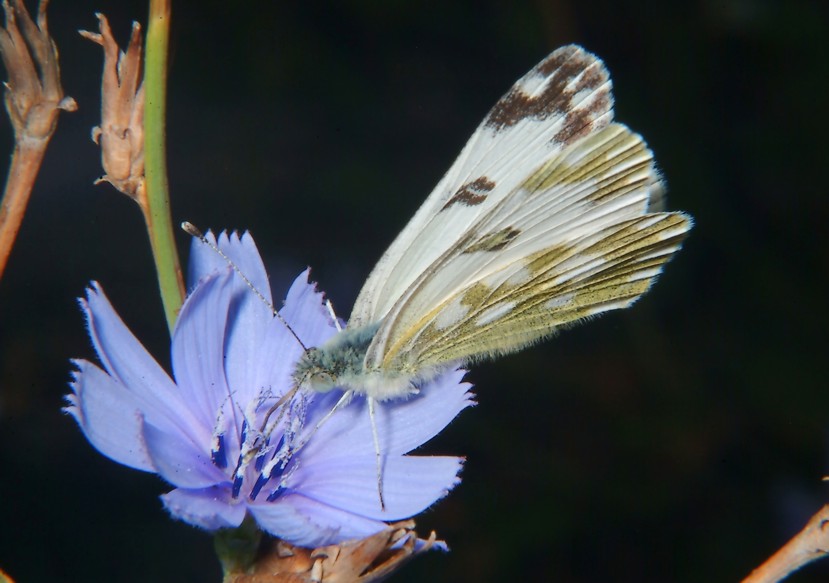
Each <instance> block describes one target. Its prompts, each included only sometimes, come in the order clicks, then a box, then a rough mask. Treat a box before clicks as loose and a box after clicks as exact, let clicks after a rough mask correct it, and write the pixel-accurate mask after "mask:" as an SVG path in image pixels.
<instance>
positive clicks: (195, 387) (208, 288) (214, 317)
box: [172, 272, 247, 444]
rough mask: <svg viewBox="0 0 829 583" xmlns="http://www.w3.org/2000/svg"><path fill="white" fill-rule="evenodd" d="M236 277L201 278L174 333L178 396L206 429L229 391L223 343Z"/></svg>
mask: <svg viewBox="0 0 829 583" xmlns="http://www.w3.org/2000/svg"><path fill="white" fill-rule="evenodd" d="M235 277H236V275H235V274H234V273H228V272H223V273H221V274H213V275H211V276H209V277H206V278H204V279H202V280H201V282H200V284H199V286H198V287H196V289H195V290H193V292H192V293H191V294H190V296H188V298H187V300H186V301H185V302H184V305H183V306H182V308H181V312H180V313H179V318H178V322H177V324H176V328H175V331H174V332H173V341H172V363H173V374H174V375H175V378H176V382H177V383H178V388H179V390H180V391H181V398H182V400H183V401H184V402H185V403H187V407H188V409H189V410H190V411H191V414H192V415H193V416H194V417H195V419H197V423H198V425H199V426H200V427H202V428H206V429H207V430H208V432H212V429H213V427H214V426H215V424H216V418H217V414H218V411H219V408H220V406H221V405H222V403H224V402H225V401H226V400H227V399H228V397H229V396H230V394H231V391H230V388H229V387H228V385H227V379H226V376H225V345H224V342H225V333H226V329H225V328H226V325H227V317H228V311H229V309H230V307H229V306H230V301H231V297H232V293H233V291H234V289H235V285H234V284H233V279H234V278H235ZM246 396H247V395H244V394H243V395H237V396H236V399H237V400H239V401H243V400H245V397H246ZM207 439H208V440H209V439H210V433H208V435H207ZM204 443H205V444H208V443H209V441H205V442H204Z"/></svg>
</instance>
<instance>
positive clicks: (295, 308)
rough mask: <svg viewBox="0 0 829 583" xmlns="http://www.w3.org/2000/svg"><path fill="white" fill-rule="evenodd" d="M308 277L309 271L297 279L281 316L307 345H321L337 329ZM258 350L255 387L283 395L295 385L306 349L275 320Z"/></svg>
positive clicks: (272, 320) (282, 324)
mask: <svg viewBox="0 0 829 583" xmlns="http://www.w3.org/2000/svg"><path fill="white" fill-rule="evenodd" d="M307 274H308V270H306V271H305V272H303V273H302V274H301V275H300V276H299V277H297V278H296V280H294V283H293V285H292V286H291V289H290V291H289V292H288V298H287V299H286V300H285V306H284V307H283V308H282V310H280V314H281V315H282V316H283V318H285V320H286V321H287V322H289V323H290V325H291V328H292V329H293V331H294V333H296V335H297V336H298V337H299V339H300V340H302V343H303V344H304V345H305V346H318V345H320V344H322V343H323V342H325V341H326V340H327V339H328V338H330V337H331V336H332V335H333V334H335V333H336V328H334V326H333V324H332V322H331V318H330V317H329V315H328V311H327V310H326V309H325V307H324V306H323V305H322V301H323V295H322V294H321V293H319V292H317V291H316V288H315V287H314V286H313V285H310V284H308V283H307ZM258 349H259V350H258V357H257V358H256V362H255V364H254V365H253V366H254V367H255V370H256V374H255V380H254V383H253V384H254V386H256V387H269V388H271V390H272V392H273V394H274V395H276V396H281V395H283V394H284V393H285V392H287V391H288V390H290V388H291V387H292V385H293V379H292V377H291V375H292V373H293V370H294V365H295V363H296V361H297V360H298V359H299V357H300V356H301V354H302V346H301V345H300V344H299V342H298V341H297V339H296V337H294V335H293V334H291V332H290V331H289V330H288V329H287V328H286V327H285V324H284V323H282V322H281V321H280V320H279V319H277V318H272V319H271V321H270V323H269V325H268V330H267V332H266V334H265V336H264V338H263V340H262V344H261V345H260V346H259V347H258Z"/></svg>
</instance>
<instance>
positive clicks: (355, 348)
mask: <svg viewBox="0 0 829 583" xmlns="http://www.w3.org/2000/svg"><path fill="white" fill-rule="evenodd" d="M378 328H379V324H374V325H369V326H361V327H357V328H347V329H345V330H343V331H341V332H339V333H338V334H336V335H334V336H333V337H332V338H331V339H330V340H328V341H327V342H326V343H324V344H322V345H321V346H319V347H314V348H309V349H308V350H307V351H306V352H305V353H304V354H303V355H302V356H301V357H300V359H299V361H298V362H297V364H296V367H295V368H294V372H293V379H294V383H295V386H297V387H300V388H303V389H310V390H312V391H315V392H318V393H326V392H328V391H331V390H333V389H336V388H340V389H343V390H346V391H352V392H353V394H358V395H365V396H367V397H370V398H373V399H376V400H378V401H386V400H388V399H394V398H398V397H404V396H406V395H410V394H413V393H416V392H417V383H418V382H420V381H422V380H424V378H426V377H427V376H428V377H431V376H434V375H433V374H426V371H419V372H418V373H413V372H408V371H403V370H387V369H382V368H374V369H369V368H366V352H367V351H368V347H369V346H370V344H371V341H372V339H373V338H374V336H375V334H376V333H377V329H378Z"/></svg>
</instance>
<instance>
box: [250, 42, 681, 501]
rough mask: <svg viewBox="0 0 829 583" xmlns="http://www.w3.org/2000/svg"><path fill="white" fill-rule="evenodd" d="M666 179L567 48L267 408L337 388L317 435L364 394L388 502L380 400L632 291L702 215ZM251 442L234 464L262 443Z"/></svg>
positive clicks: (509, 105) (498, 110) (473, 151)
mask: <svg viewBox="0 0 829 583" xmlns="http://www.w3.org/2000/svg"><path fill="white" fill-rule="evenodd" d="M664 190H665V187H664V184H663V182H662V180H661V177H660V175H659V173H658V171H657V169H656V166H655V164H654V161H653V155H652V153H651V151H650V150H649V149H648V147H647V145H646V144H645V142H644V140H643V139H642V137H641V136H639V135H638V134H636V133H634V132H632V131H631V130H630V129H628V128H627V127H626V126H625V125H622V124H619V123H615V122H613V96H612V92H611V81H610V77H609V74H608V72H607V69H606V67H605V65H604V63H603V62H602V61H601V60H600V59H599V58H598V57H596V56H595V55H593V54H591V53H589V52H587V51H585V50H584V49H582V48H581V47H579V46H575V45H568V46H564V47H561V48H559V49H558V50H556V51H554V52H552V53H551V54H550V55H549V56H547V58H545V59H544V60H543V61H541V62H540V63H539V64H538V65H536V66H535V67H534V68H533V69H532V70H530V71H529V72H528V73H527V74H526V75H524V76H523V77H522V78H521V79H519V80H518V81H517V82H516V83H515V84H514V85H513V86H512V88H511V89H510V90H509V91H508V92H507V93H506V94H505V95H504V96H503V97H502V98H501V99H500V100H498V102H497V103H496V104H495V106H494V107H493V108H492V109H491V110H490V112H489V113H488V114H487V116H486V117H485V118H484V120H483V121H482V122H481V124H480V125H479V126H478V128H477V129H476V130H475V132H474V133H473V134H472V137H471V138H470V140H469V142H468V143H467V144H466V146H465V147H464V149H463V150H462V151H461V153H460V156H458V159H457V160H456V161H455V163H454V164H453V165H452V167H451V168H450V169H449V171H448V172H447V173H446V175H445V176H444V177H443V179H442V180H441V181H440V182H439V183H438V185H437V186H436V187H435V189H434V190H433V191H432V193H431V194H430V195H429V197H428V198H427V199H426V201H425V202H424V203H423V205H422V206H421V207H420V209H419V210H418V211H417V213H416V214H415V216H414V217H413V218H412V220H411V221H410V222H409V224H408V225H407V226H406V227H405V228H404V229H403V231H401V233H400V234H399V235H398V236H397V238H396V239H395V241H394V242H393V243H392V244H391V246H390V247H389V248H388V249H387V250H386V252H385V253H384V254H383V256H382V257H381V258H380V260H379V262H378V263H377V265H376V266H375V267H374V269H373V271H372V272H371V274H370V275H369V278H368V280H367V281H366V283H365V284H364V286H363V288H362V290H361V291H360V293H359V295H358V297H357V300H356V302H355V304H354V308H353V310H352V313H351V317H350V319H349V320H348V325H347V327H346V328H345V329H343V330H341V331H340V332H339V333H337V334H336V335H334V336H333V337H332V338H331V339H330V340H328V341H327V342H326V343H324V344H322V345H320V346H317V347H311V348H306V349H305V351H304V354H303V355H302V356H301V357H300V359H299V361H298V363H297V364H296V367H295V369H294V372H293V383H294V391H293V392H291V393H289V394H287V395H285V396H283V397H282V398H281V399H280V400H279V401H278V402H277V403H276V405H274V406H273V407H272V409H271V412H273V411H275V410H276V409H278V408H280V407H282V405H284V403H285V402H287V400H288V399H290V398H291V397H292V396H293V394H294V392H296V391H300V390H310V391H315V392H327V391H331V390H333V389H335V388H336V389H342V390H343V395H342V397H341V398H340V400H339V401H338V402H337V404H336V405H335V407H334V408H333V409H332V410H331V411H330V412H329V413H328V414H327V415H326V416H325V417H323V419H322V420H321V421H319V422H318V423H317V424H316V426H315V428H314V429H313V430H312V431H311V435H313V433H314V432H315V431H316V429H318V428H319V427H320V426H321V425H322V424H323V423H324V422H325V421H326V420H327V419H328V418H329V417H330V416H331V415H332V414H333V413H334V412H335V411H337V410H338V409H339V408H341V407H342V406H344V405H346V404H347V403H348V402H349V401H350V400H351V399H352V398H353V397H354V396H358V395H362V396H364V397H365V398H366V400H367V402H368V410H369V414H370V416H371V420H372V423H371V425H372V433H373V437H374V446H375V453H376V456H377V468H378V470H377V474H378V476H377V482H378V491H379V499H380V505H381V508H384V502H383V490H382V459H381V457H382V456H381V451H380V445H379V440H378V435H377V428H376V424H375V421H374V416H375V406H376V403H377V402H382V401H389V400H393V399H400V398H406V397H409V396H411V395H413V394H415V393H417V392H418V389H419V387H420V386H422V384H423V383H425V382H427V381H429V380H430V379H432V378H434V377H435V376H436V375H438V374H439V373H440V372H441V371H443V370H445V369H447V368H448V367H450V366H453V367H456V366H459V365H467V364H469V363H472V362H475V361H479V360H483V359H490V358H495V357H498V356H501V355H505V354H508V353H511V352H515V351H517V350H521V349H522V348H525V347H527V346H529V345H531V344H533V343H535V342H538V341H540V340H542V339H544V338H546V337H549V336H551V335H553V334H555V333H556V331H558V330H560V329H562V328H564V327H567V326H570V325H573V324H575V323H577V322H579V321H582V320H584V319H586V318H589V317H591V316H595V315H598V314H601V313H603V312H607V311H610V310H616V309H621V308H626V307H628V306H630V305H631V304H632V303H633V302H635V301H636V300H637V299H638V298H639V297H641V296H642V295H643V294H644V293H645V292H647V291H648V289H649V288H650V286H651V285H652V284H653V282H654V281H655V279H656V277H657V276H658V275H659V274H660V272H661V270H662V266H663V265H664V264H665V262H667V261H668V260H669V259H671V257H672V256H673V255H674V253H676V251H677V250H679V248H680V246H681V244H682V241H683V240H684V238H685V236H686V235H687V233H688V231H689V230H690V228H691V226H692V219H691V218H690V217H689V216H688V215H686V214H684V213H681V212H665V211H664V210H663V209H662V205H663V203H664V196H663V195H664ZM246 281H247V280H246ZM277 315H278V314H277ZM297 340H299V341H300V343H301V340H300V339H299V338H297ZM303 348H305V346H304V345H303ZM271 412H269V413H268V417H270V415H271ZM260 433H261V434H263V435H262V436H261V437H262V438H264V437H267V436H266V435H264V434H265V433H266V432H264V431H262V432H260ZM307 439H309V438H306V440H305V441H304V442H303V443H301V444H299V445H298V446H297V448H296V449H299V448H300V447H302V445H303V444H304V443H306V442H307ZM257 442H258V443H261V442H262V440H257ZM247 451H248V452H249V454H248V455H245V456H242V457H243V458H244V459H245V462H244V463H243V462H241V461H240V465H239V468H238V469H237V473H240V472H242V471H243V470H244V467H245V465H246V463H248V461H249V459H252V456H253V455H255V453H256V452H257V451H258V448H257V446H256V445H255V443H253V444H252V445H251V446H250V447H248V448H247Z"/></svg>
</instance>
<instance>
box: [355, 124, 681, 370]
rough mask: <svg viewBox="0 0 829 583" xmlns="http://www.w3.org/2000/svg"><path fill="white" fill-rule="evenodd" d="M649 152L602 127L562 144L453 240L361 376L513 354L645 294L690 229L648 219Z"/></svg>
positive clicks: (393, 314) (393, 317)
mask: <svg viewBox="0 0 829 583" xmlns="http://www.w3.org/2000/svg"><path fill="white" fill-rule="evenodd" d="M655 176H656V172H655V169H654V165H653V160H652V156H651V152H650V151H649V150H648V149H647V147H646V146H645V144H644V142H643V141H642V139H641V138H640V137H639V136H638V135H636V134H633V133H632V132H630V130H628V129H627V128H626V127H625V126H623V125H620V124H611V125H609V126H607V127H606V128H604V129H602V130H599V131H596V132H594V133H593V134H591V135H590V136H588V137H586V138H584V139H582V140H579V141H577V142H575V143H574V144H572V145H571V146H569V147H568V148H566V149H565V150H564V151H563V152H562V153H561V155H559V156H557V157H555V158H554V159H552V160H550V161H548V162H547V163H545V164H544V165H542V167H541V168H539V169H538V170H537V171H536V172H534V173H532V174H531V175H530V176H529V177H527V178H525V182H524V183H523V184H522V185H520V186H519V187H517V188H516V189H515V190H514V191H513V192H511V193H509V194H508V195H507V196H506V197H503V198H502V200H501V202H500V203H499V204H498V205H497V206H495V207H493V208H491V209H490V211H489V213H488V214H487V215H485V216H484V217H481V218H480V220H479V221H478V222H477V223H476V224H475V225H473V226H472V227H471V228H470V229H469V230H468V231H467V232H466V233H463V234H461V235H460V236H459V237H458V238H457V244H456V246H455V247H453V249H452V251H451V252H449V253H446V254H445V255H444V256H443V257H442V258H440V259H439V260H438V261H436V262H435V263H434V264H433V265H431V266H430V267H429V268H428V270H427V271H425V272H424V273H422V274H420V276H419V277H418V278H417V279H416V280H415V281H414V283H413V284H412V285H411V286H410V287H409V289H408V290H407V291H406V292H405V293H404V295H403V296H402V297H401V298H400V299H399V300H398V302H397V303H396V304H395V305H394V306H393V307H392V310H391V311H390V312H389V313H388V315H387V316H386V318H385V319H384V320H383V322H382V324H381V326H380V328H379V330H378V331H377V333H376V335H375V338H374V341H373V342H372V344H371V346H370V347H369V352H368V355H367V357H366V364H367V366H368V367H369V368H373V367H378V368H384V369H388V370H403V371H407V372H411V373H413V374H414V373H416V372H417V371H418V370H422V369H424V368H427V367H430V366H435V365H439V364H441V363H444V362H449V361H453V360H458V359H463V360H470V359H475V358H480V357H485V356H495V355H497V354H502V353H506V352H511V351H514V350H518V349H520V348H522V347H524V346H526V345H527V344H529V343H531V342H533V341H536V340H538V339H540V338H542V337H544V336H548V335H550V334H552V333H553V332H554V331H555V330H556V329H557V328H558V327H560V326H562V325H565V324H568V323H571V322H574V321H577V320H580V319H582V318H585V317H587V316H590V315H594V314H598V313H601V312H604V311H608V310H612V309H617V308H623V307H626V306H628V305H630V304H631V303H632V302H633V301H635V300H636V299H637V298H638V297H639V296H641V295H642V294H644V293H645V292H646V291H647V290H648V288H649V287H650V285H651V284H652V282H653V281H654V279H655V278H656V276H657V275H658V274H659V272H660V270H661V265H662V264H663V263H664V262H665V261H667V260H668V259H669V258H670V257H671V256H672V255H673V253H674V252H675V251H676V250H677V249H678V248H679V245H680V243H681V241H682V239H683V238H684V236H685V234H686V232H687V231H688V229H689V228H690V225H691V223H690V219H689V218H688V217H687V216H685V215H683V214H681V213H648V212H647V211H648V203H649V200H650V197H651V195H652V193H653V192H654V191H659V190H661V184H660V183H658V182H656V181H655Z"/></svg>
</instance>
